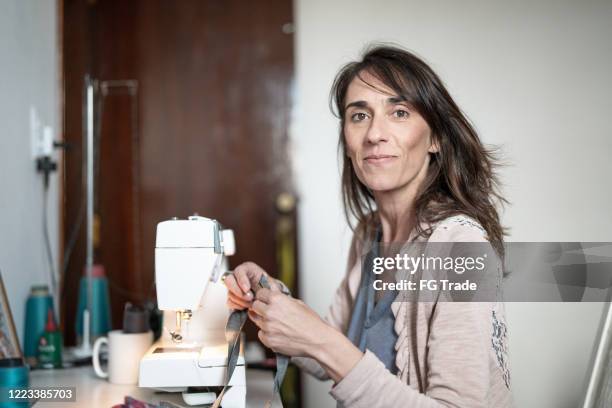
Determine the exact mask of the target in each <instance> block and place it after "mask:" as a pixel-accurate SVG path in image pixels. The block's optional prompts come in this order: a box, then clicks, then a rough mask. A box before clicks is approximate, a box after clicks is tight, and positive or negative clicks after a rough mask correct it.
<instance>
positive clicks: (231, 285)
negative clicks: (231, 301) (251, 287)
mask: <svg viewBox="0 0 612 408" xmlns="http://www.w3.org/2000/svg"><path fill="white" fill-rule="evenodd" d="M225 286H226V287H227V290H228V291H229V294H230V295H235V296H237V297H240V298H242V299H244V300H246V301H249V302H250V301H251V300H252V299H253V294H252V293H251V292H250V291H249V292H243V291H242V289H241V288H240V286H238V283H236V277H235V276H234V274H231V275H227V276H226V277H225Z"/></svg>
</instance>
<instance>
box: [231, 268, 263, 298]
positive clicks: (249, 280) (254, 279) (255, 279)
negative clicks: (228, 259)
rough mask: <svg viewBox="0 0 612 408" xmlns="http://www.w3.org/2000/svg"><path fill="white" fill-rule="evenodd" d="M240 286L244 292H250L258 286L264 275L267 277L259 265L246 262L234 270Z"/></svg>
mask: <svg viewBox="0 0 612 408" xmlns="http://www.w3.org/2000/svg"><path fill="white" fill-rule="evenodd" d="M234 273H235V275H236V279H237V281H238V285H239V286H240V287H241V288H242V290H243V291H244V292H248V291H250V290H252V289H253V288H254V287H256V286H257V284H258V283H259V280H260V279H261V277H262V276H263V275H267V274H266V271H264V270H263V269H262V268H261V267H260V266H259V265H257V264H256V263H254V262H244V263H243V264H240V265H239V266H238V267H236V269H235V270H234Z"/></svg>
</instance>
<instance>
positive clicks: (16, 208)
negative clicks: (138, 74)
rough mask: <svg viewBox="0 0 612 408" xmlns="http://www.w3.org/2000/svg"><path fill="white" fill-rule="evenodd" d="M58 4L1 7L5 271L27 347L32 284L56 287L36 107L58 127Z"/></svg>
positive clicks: (53, 221)
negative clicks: (35, 149)
mask: <svg viewBox="0 0 612 408" xmlns="http://www.w3.org/2000/svg"><path fill="white" fill-rule="evenodd" d="M56 30H57V19H56V2H55V0H44V1H43V0H2V2H0V269H1V270H2V276H3V278H4V283H5V286H6V290H7V292H8V296H9V301H10V304H11V308H12V311H13V317H14V319H15V325H16V327H17V330H18V334H19V337H20V342H21V344H23V338H22V336H23V326H24V315H25V301H26V298H27V295H28V292H29V288H30V285H32V284H40V283H43V284H44V283H46V284H48V283H49V281H48V277H49V273H48V266H47V265H48V263H47V258H46V256H45V247H44V241H43V234H42V201H43V200H42V198H43V183H42V177H41V176H39V175H38V174H37V173H36V170H35V163H34V160H33V159H32V158H31V146H30V125H29V122H30V106H34V107H35V108H36V110H37V111H38V115H39V117H40V120H41V121H42V122H43V124H45V125H50V126H52V127H53V129H54V130H55V129H57V127H58V117H59V116H58V112H59V103H58V89H59V77H58V54H57V52H58V46H57V35H56ZM57 185H58V183H57V176H53V178H52V179H51V188H50V198H49V204H50V207H49V212H48V214H49V221H50V224H49V225H50V230H49V233H50V236H51V240H52V247H53V251H54V256H55V259H56V260H57V242H58V239H57V237H58V232H57V231H58V229H57V228H58V194H57Z"/></svg>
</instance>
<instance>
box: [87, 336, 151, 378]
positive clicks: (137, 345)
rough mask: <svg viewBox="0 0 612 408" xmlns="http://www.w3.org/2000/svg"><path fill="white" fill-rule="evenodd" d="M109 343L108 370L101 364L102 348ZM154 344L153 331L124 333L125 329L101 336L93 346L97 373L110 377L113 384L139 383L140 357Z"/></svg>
mask: <svg viewBox="0 0 612 408" xmlns="http://www.w3.org/2000/svg"><path fill="white" fill-rule="evenodd" d="M104 344H107V345H108V370H107V371H104V370H103V369H102V367H101V366H100V349H101V347H102V345H104ZM151 344H153V332H152V331H150V330H149V331H148V332H145V333H124V332H123V330H113V331H110V332H108V337H100V338H99V339H98V340H96V342H95V343H94V346H93V356H92V358H91V359H92V362H93V368H94V371H95V372H96V375H97V376H98V377H101V378H108V381H110V382H111V383H113V384H136V383H138V369H139V366H140V359H141V358H142V356H144V354H145V353H146V352H147V350H148V349H149V347H151Z"/></svg>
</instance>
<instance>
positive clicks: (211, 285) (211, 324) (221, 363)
mask: <svg viewBox="0 0 612 408" xmlns="http://www.w3.org/2000/svg"><path fill="white" fill-rule="evenodd" d="M234 252H235V243H234V233H233V231H232V230H227V229H226V230H223V229H221V226H220V225H219V223H218V222H217V221H215V220H211V219H208V218H204V217H200V216H192V217H189V219H187V220H179V219H172V220H169V221H163V222H160V223H159V224H157V238H156V245H155V284H156V288H157V302H158V306H159V309H160V310H162V311H163V313H164V316H163V332H162V336H161V338H160V340H159V341H157V342H156V343H155V344H154V345H153V346H152V347H151V348H150V349H149V351H148V352H147V353H146V354H145V356H144V357H143V358H142V360H141V361H140V375H139V383H138V385H139V386H140V387H149V388H156V389H160V390H164V391H170V392H175V391H176V392H183V399H184V400H185V402H186V403H187V404H189V405H199V404H210V403H212V402H213V401H214V400H215V398H216V392H218V391H219V390H220V388H219V389H211V390H202V389H200V390H198V391H196V392H187V388H188V387H222V386H223V385H224V384H225V375H226V374H225V372H226V368H227V349H228V345H227V341H226V340H225V324H226V322H227V319H228V316H229V309H228V308H227V306H226V296H227V289H226V288H225V285H224V284H223V283H222V282H221V280H220V279H219V278H220V277H221V276H222V275H223V273H224V272H225V271H226V270H227V267H226V265H227V262H226V260H225V256H229V255H233V254H234ZM229 384H230V385H231V386H232V387H231V388H230V389H229V390H227V391H226V392H225V394H224V396H223V399H222V403H221V405H222V406H223V408H243V407H244V406H245V403H246V378H245V367H244V354H243V351H242V348H241V351H240V357H239V359H238V363H237V365H236V368H235V370H234V373H233V375H232V378H231V380H230V382H229Z"/></svg>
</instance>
